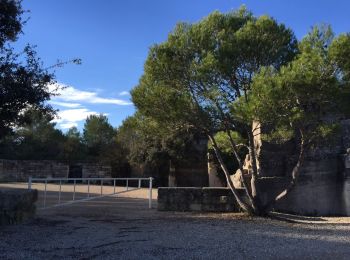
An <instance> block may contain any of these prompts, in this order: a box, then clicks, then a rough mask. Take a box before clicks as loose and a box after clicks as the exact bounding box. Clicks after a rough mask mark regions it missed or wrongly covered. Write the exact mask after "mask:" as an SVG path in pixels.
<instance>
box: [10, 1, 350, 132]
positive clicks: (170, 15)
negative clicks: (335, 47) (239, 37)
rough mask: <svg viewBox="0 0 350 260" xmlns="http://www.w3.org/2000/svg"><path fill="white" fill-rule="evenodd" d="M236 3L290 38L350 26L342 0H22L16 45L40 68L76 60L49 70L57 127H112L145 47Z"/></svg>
mask: <svg viewBox="0 0 350 260" xmlns="http://www.w3.org/2000/svg"><path fill="white" fill-rule="evenodd" d="M242 4H245V5H246V6H247V8H248V9H249V10H251V11H252V12H253V13H254V15H255V16H260V15H264V14H268V15H270V16H272V17H274V18H275V19H277V21H278V22H281V23H284V24H285V25H286V26H287V27H290V28H291V29H292V30H293V31H294V32H295V34H296V36H297V38H298V39H301V38H302V37H303V36H304V35H305V34H306V33H307V32H308V31H309V30H310V28H311V27H312V26H313V25H317V24H321V23H326V24H330V25H331V26H332V28H333V30H334V32H335V33H336V34H340V33H343V32H349V31H350V17H349V14H350V1H349V0H333V1H329V0H302V1H301V0H250V1H238V0H176V1H175V0H172V1H170V0H126V1H124V0H115V1H108V0H24V1H23V3H22V5H23V7H24V9H26V10H29V11H30V12H29V13H27V14H26V17H29V20H28V21H27V23H26V25H25V26H24V28H23V32H24V34H23V35H21V37H20V38H19V40H18V42H17V43H16V45H17V46H24V44H26V43H30V44H33V45H36V46H37V47H36V50H37V52H38V56H39V57H40V58H41V59H42V61H43V63H44V64H45V66H47V67H49V66H50V65H53V64H56V63H57V60H61V61H66V60H70V59H72V58H80V59H81V60H82V64H81V65H74V64H68V65H65V66H64V67H62V68H57V69H55V74H56V80H57V84H58V85H59V86H65V89H64V90H62V91H61V95H60V96H58V97H55V98H53V99H52V100H51V101H50V102H51V104H52V105H53V106H54V108H56V109H59V112H58V115H59V118H57V119H56V123H57V127H58V128H60V129H62V130H64V131H65V130H67V129H68V128H69V127H72V126H77V127H78V128H79V129H81V128H82V126H83V124H84V121H85V119H86V117H87V116H88V115H91V114H104V115H107V116H108V118H109V121H110V123H111V124H112V125H113V126H114V127H118V126H120V125H121V123H122V121H123V120H124V119H125V118H126V117H127V116H130V115H132V114H133V113H134V111H135V107H134V106H133V104H132V102H131V100H130V98H131V97H130V94H129V92H130V90H131V89H132V88H133V87H135V86H136V85H137V83H138V80H139V78H140V76H141V75H142V73H143V64H144V61H145V59H146V57H147V53H148V50H149V47H150V46H152V45H153V44H155V43H160V42H162V41H165V40H166V38H167V35H168V33H169V32H171V30H172V29H173V28H174V26H175V25H176V23H178V22H190V23H194V22H197V21H200V20H201V19H202V18H203V17H205V16H207V15H208V14H210V13H211V12H213V11H215V10H219V11H221V12H229V11H232V10H236V9H237V8H239V7H240V6H241V5H242ZM51 87H52V88H54V86H51Z"/></svg>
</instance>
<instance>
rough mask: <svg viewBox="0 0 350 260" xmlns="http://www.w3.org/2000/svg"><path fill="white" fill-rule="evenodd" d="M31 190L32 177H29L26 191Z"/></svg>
mask: <svg viewBox="0 0 350 260" xmlns="http://www.w3.org/2000/svg"><path fill="white" fill-rule="evenodd" d="M31 189H32V176H29V180H28V190H31Z"/></svg>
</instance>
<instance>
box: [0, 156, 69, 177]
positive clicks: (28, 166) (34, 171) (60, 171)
mask: <svg viewBox="0 0 350 260" xmlns="http://www.w3.org/2000/svg"><path fill="white" fill-rule="evenodd" d="M68 172H69V165H67V164H64V163H60V162H56V161H32V160H0V181H2V182H4V181H28V178H29V176H32V177H36V178H46V177H53V178H66V177H67V176H68Z"/></svg>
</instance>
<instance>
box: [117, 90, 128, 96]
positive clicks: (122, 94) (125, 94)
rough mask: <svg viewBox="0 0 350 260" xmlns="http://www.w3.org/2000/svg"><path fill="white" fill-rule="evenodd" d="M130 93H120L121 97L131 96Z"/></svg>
mask: <svg viewBox="0 0 350 260" xmlns="http://www.w3.org/2000/svg"><path fill="white" fill-rule="evenodd" d="M129 95H130V92H129V91H122V92H120V93H119V96H129Z"/></svg>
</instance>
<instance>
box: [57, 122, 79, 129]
mask: <svg viewBox="0 0 350 260" xmlns="http://www.w3.org/2000/svg"><path fill="white" fill-rule="evenodd" d="M59 126H60V128H61V129H69V128H72V127H73V126H75V127H77V126H78V123H73V122H70V123H65V124H60V125H59Z"/></svg>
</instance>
